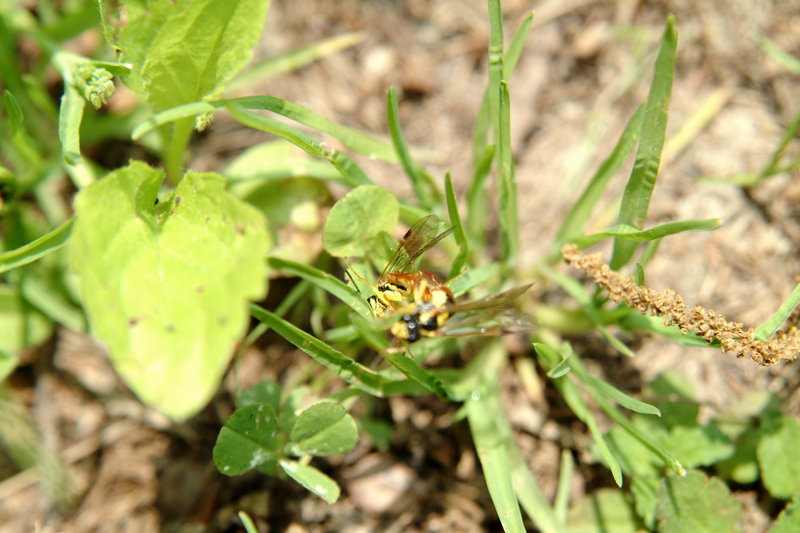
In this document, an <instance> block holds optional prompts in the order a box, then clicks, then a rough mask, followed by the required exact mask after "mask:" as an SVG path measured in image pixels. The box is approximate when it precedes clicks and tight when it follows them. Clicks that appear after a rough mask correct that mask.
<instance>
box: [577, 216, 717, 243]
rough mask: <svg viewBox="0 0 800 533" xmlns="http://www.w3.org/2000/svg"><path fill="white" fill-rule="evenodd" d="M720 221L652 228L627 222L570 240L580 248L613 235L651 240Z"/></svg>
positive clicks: (640, 240) (704, 228) (631, 239)
mask: <svg viewBox="0 0 800 533" xmlns="http://www.w3.org/2000/svg"><path fill="white" fill-rule="evenodd" d="M720 224H722V221H721V220H720V219H718V218H708V219H705V220H681V221H678V222H667V223H666V224H659V225H658V226H653V227H652V228H648V229H644V230H640V229H637V228H634V227H633V226H629V225H627V224H617V225H616V226H613V227H611V228H609V229H607V230H605V231H600V232H598V233H593V234H592V235H587V236H585V237H579V238H576V239H572V242H574V243H575V244H577V245H578V246H579V247H581V248H586V247H588V246H591V245H592V244H594V243H597V242H600V241H602V240H604V239H608V238H610V237H614V238H616V239H624V240H628V241H634V242H645V241H653V240H656V239H663V238H664V237H667V236H669V235H675V234H676V233H683V232H684V231H702V230H713V229H717V228H718V227H719V226H720Z"/></svg>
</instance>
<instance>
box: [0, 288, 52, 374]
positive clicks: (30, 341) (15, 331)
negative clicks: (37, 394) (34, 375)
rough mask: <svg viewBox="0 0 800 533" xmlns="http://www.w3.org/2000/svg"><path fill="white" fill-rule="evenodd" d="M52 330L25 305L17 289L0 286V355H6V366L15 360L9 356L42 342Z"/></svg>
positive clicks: (50, 326)
mask: <svg viewBox="0 0 800 533" xmlns="http://www.w3.org/2000/svg"><path fill="white" fill-rule="evenodd" d="M52 330H53V324H52V323H51V322H50V321H49V320H47V318H45V317H44V316H42V314H41V313H39V312H37V311H35V310H34V309H31V307H30V305H26V303H25V301H24V300H23V299H22V297H21V295H20V292H19V289H18V288H17V287H10V286H8V285H0V354H6V357H5V359H7V361H6V365H10V364H11V361H9V359H14V361H15V360H16V359H15V358H12V357H11V354H14V353H16V352H18V351H19V350H21V349H22V348H26V347H28V346H34V345H36V344H39V343H41V342H44V341H45V339H47V337H48V336H49V335H50V333H51V332H52Z"/></svg>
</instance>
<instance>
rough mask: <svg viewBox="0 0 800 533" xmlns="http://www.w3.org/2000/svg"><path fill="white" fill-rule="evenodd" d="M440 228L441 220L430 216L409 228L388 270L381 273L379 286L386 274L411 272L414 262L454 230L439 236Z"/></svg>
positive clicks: (448, 230) (393, 255)
mask: <svg viewBox="0 0 800 533" xmlns="http://www.w3.org/2000/svg"><path fill="white" fill-rule="evenodd" d="M439 226H440V221H439V218H438V217H436V216H435V215H428V216H426V217H423V218H421V219H419V220H418V221H417V222H416V223H414V225H413V226H411V227H410V228H408V231H407V232H406V234H405V235H403V238H402V239H400V244H398V245H397V250H395V252H394V254H392V257H391V259H389V262H388V263H387V264H386V268H384V269H383V272H381V275H380V277H379V278H378V284H380V283H381V282H383V281H385V280H386V274H388V273H390V272H409V271H410V270H411V268H412V267H413V265H414V261H416V260H417V258H419V256H421V255H422V254H424V253H425V252H426V251H427V250H429V249H430V248H432V247H433V246H435V245H436V243H438V242H439V241H441V240H442V239H444V238H445V237H447V236H448V235H450V233H452V232H453V228H447V229H446V230H444V231H443V232H441V233H439V234H437V233H436V232H437V231H438V230H439Z"/></svg>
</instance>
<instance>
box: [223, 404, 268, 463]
mask: <svg viewBox="0 0 800 533" xmlns="http://www.w3.org/2000/svg"><path fill="white" fill-rule="evenodd" d="M277 428H278V421H277V419H276V418H275V411H274V410H273V409H272V406H270V405H269V404H268V403H255V404H252V405H248V406H245V407H240V408H239V409H237V410H236V411H234V412H233V414H232V415H231V416H230V417H228V420H226V421H225V425H224V426H223V427H222V429H221V430H220V432H219V436H218V437H217V443H216V444H215V445H214V464H215V465H216V466H217V470H219V471H220V472H222V473H223V474H225V475H226V476H238V475H239V474H244V473H245V472H247V471H248V470H250V469H252V468H256V467H257V466H259V465H262V464H264V463H266V462H268V461H272V460H274V459H275V457H276V455H277V446H278V438H277Z"/></svg>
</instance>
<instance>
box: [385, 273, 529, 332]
mask: <svg viewBox="0 0 800 533" xmlns="http://www.w3.org/2000/svg"><path fill="white" fill-rule="evenodd" d="M531 286H532V284H527V285H521V286H519V287H515V288H513V289H509V290H507V291H505V292H501V293H498V294H492V295H490V296H486V297H484V298H480V299H478V300H473V301H470V302H462V303H456V302H455V301H452V302H447V303H443V304H439V303H438V302H434V301H432V300H429V301H426V300H415V302H414V303H412V304H409V305H407V306H405V307H403V308H400V309H397V310H396V314H399V315H400V320H398V321H397V322H395V323H394V324H392V326H391V328H390V330H389V331H390V332H391V334H392V336H393V337H394V341H395V342H394V343H395V346H399V347H405V346H407V345H408V344H410V343H413V342H416V341H418V340H420V339H421V338H423V337H463V336H467V335H506V334H509V333H521V332H525V331H529V330H530V329H531V327H532V325H531V322H530V319H529V318H528V317H527V315H525V314H524V313H522V312H521V311H519V310H518V309H517V308H516V307H514V300H516V299H517V298H518V297H519V296H521V295H522V294H523V293H525V291H527V290H528V289H529V288H530V287H531Z"/></svg>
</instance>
